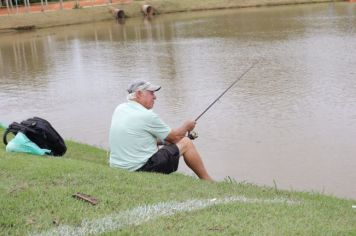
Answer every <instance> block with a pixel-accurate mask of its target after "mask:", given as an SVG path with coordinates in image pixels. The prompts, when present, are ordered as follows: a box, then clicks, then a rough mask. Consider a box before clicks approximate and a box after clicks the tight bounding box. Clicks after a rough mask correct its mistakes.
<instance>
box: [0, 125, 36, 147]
mask: <svg viewBox="0 0 356 236" xmlns="http://www.w3.org/2000/svg"><path fill="white" fill-rule="evenodd" d="M18 132H22V133H23V134H25V135H26V133H27V132H34V131H33V129H31V128H29V127H26V126H25V125H22V124H19V123H17V122H12V123H11V124H10V125H9V127H8V128H7V129H6V130H5V132H4V135H3V138H2V141H3V142H4V144H5V145H7V144H8V142H7V135H8V134H9V133H13V134H14V135H16V134H17V133H18Z"/></svg>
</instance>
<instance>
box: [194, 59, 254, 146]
mask: <svg viewBox="0 0 356 236" xmlns="http://www.w3.org/2000/svg"><path fill="white" fill-rule="evenodd" d="M258 63H259V61H257V62H255V63H253V64H252V65H251V66H250V67H249V68H248V69H247V70H246V71H245V72H244V73H242V74H241V75H240V76H239V77H238V78H237V79H236V80H235V81H234V82H233V83H232V84H231V85H230V86H229V87H228V88H227V89H225V91H224V92H222V93H221V94H220V95H219V97H217V98H216V99H215V100H214V101H213V102H212V103H211V104H210V105H209V106H208V107H207V108H206V109H205V110H204V111H203V112H202V113H201V114H200V115H199V116H198V117H197V118H195V120H194V121H195V122H197V121H198V120H199V119H200V117H202V116H203V115H204V114H205V113H206V112H207V111H208V110H209V109H210V108H211V107H212V106H213V105H214V104H215V103H216V102H217V101H218V100H219V99H220V98H221V97H222V96H224V94H225V93H226V92H227V91H229V89H231V88H232V87H233V86H234V85H235V84H236V83H237V82H238V81H239V80H241V79H242V78H243V77H244V76H245V75H246V74H247V73H248V72H249V71H250V70H252V68H253V67H255V65H257V64H258ZM188 137H189V138H190V139H192V140H194V139H196V138H197V137H198V134H197V133H196V132H194V131H190V132H189V133H188Z"/></svg>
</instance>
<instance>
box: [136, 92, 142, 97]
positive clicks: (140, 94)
mask: <svg viewBox="0 0 356 236" xmlns="http://www.w3.org/2000/svg"><path fill="white" fill-rule="evenodd" d="M141 96H142V91H141V90H138V91H136V97H137V98H140V97H141Z"/></svg>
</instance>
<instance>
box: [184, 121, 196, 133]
mask: <svg viewBox="0 0 356 236" xmlns="http://www.w3.org/2000/svg"><path fill="white" fill-rule="evenodd" d="M196 124H197V122H196V121H195V120H188V121H186V122H184V125H183V126H184V127H185V129H186V130H187V131H186V132H190V131H192V130H193V129H194V128H195V125H196Z"/></svg>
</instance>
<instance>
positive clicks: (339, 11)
mask: <svg viewBox="0 0 356 236" xmlns="http://www.w3.org/2000/svg"><path fill="white" fill-rule="evenodd" d="M355 15H356V5H355V4H348V3H337V4H335V3H332V4H318V5H303V6H287V7H286V6H285V7H273V8H256V9H253V8H251V9H238V10H227V11H208V12H201V13H197V12H195V13H186V14H172V15H166V16H159V17H154V18H153V19H152V20H142V19H129V20H127V21H126V22H125V23H124V24H118V23H117V22H114V21H108V22H100V23H93V24H85V25H78V26H70V27H63V28H54V29H46V30H38V31H34V32H28V33H21V34H11V35H10V34H7V35H2V36H1V37H0V81H1V83H0V121H2V122H8V123H10V122H11V121H14V120H15V121H21V120H22V119H26V118H28V117H30V116H34V115H36V116H41V117H44V118H46V119H48V120H49V121H50V122H51V123H52V124H53V125H54V127H56V129H58V131H59V132H60V133H61V134H62V135H63V136H64V137H65V138H66V139H74V140H77V141H80V142H86V143H89V144H93V145H97V146H101V147H104V148H107V143H108V129H109V124H110V119H111V114H112V112H113V110H114V108H115V107H116V105H117V104H118V103H121V102H123V101H124V100H125V97H126V94H125V89H126V86H127V84H128V83H129V81H131V80H134V79H140V78H143V79H146V80H150V81H152V82H153V83H158V84H160V85H162V87H163V89H162V90H160V91H159V92H158V93H157V96H158V99H157V101H156V107H155V111H156V112H157V113H159V114H160V115H161V116H162V117H163V119H164V120H165V121H166V122H167V123H168V124H170V125H171V126H173V127H176V126H178V125H180V124H181V122H182V121H184V120H185V119H188V118H192V119H194V118H196V117H197V116H198V115H199V114H200V113H201V112H202V111H203V110H204V109H205V108H206V107H207V106H208V105H209V104H210V103H211V102H212V101H213V100H214V99H215V98H216V97H217V96H218V95H219V94H220V93H221V92H223V91H224V90H225V89H226V88H227V87H228V86H229V85H230V84H231V83H232V82H233V81H234V80H236V78H237V77H238V76H239V75H241V74H242V73H243V72H244V71H245V70H246V69H247V68H248V67H249V66H250V65H251V64H252V63H254V62H255V61H257V60H260V61H261V62H260V63H259V64H258V66H256V68H254V69H253V70H252V71H251V72H249V73H248V74H247V75H246V76H245V77H244V78H243V79H242V80H241V81H239V83H238V84H237V85H236V86H235V87H233V88H232V89H231V90H229V92H228V93H226V94H225V96H224V97H223V98H221V99H220V102H218V103H216V104H215V105H214V106H213V107H212V108H211V109H210V110H209V111H208V112H207V113H206V114H205V115H204V116H203V117H202V118H201V119H199V123H198V126H197V131H198V133H199V138H198V139H197V140H196V141H195V142H196V144H197V146H198V149H199V150H200V151H201V154H202V156H203V158H204V160H205V162H206V165H207V168H208V170H209V171H210V172H211V174H212V176H213V177H215V178H216V179H219V180H222V179H224V178H225V177H226V176H231V177H233V178H235V179H236V180H237V181H244V180H246V181H248V182H253V183H257V184H261V185H270V186H271V185H273V181H275V182H276V183H277V186H278V187H280V188H284V189H295V190H309V191H317V192H321V191H323V192H326V193H329V194H335V195H338V196H345V197H350V198H356V186H355V184H354V180H355V179H356V172H355V171H354V170H355V168H356V160H355V159H354V156H355V149H354V141H353V140H355V139H356V122H355V121H356V110H355V107H356V81H355V78H356V67H355V66H354V65H355V64H356V57H355V56H354V55H356V41H355V40H354V39H355V36H356V31H355V30H354V26H355V25H356V24H355V23H356V18H355ZM180 171H183V172H185V173H189V174H190V172H189V171H188V169H187V168H186V167H185V166H184V164H182V165H181V167H180Z"/></svg>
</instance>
